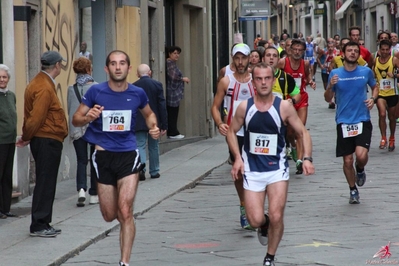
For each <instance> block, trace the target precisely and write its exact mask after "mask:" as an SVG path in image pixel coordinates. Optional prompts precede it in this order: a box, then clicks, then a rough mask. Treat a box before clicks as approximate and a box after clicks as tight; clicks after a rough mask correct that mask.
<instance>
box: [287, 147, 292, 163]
mask: <svg viewBox="0 0 399 266" xmlns="http://www.w3.org/2000/svg"><path fill="white" fill-rule="evenodd" d="M285 155H286V156H287V160H292V157H291V147H286V148H285Z"/></svg>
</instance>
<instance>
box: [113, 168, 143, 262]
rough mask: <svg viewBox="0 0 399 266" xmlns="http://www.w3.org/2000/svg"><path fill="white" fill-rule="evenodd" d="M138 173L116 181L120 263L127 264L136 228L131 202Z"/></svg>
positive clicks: (136, 184)
mask: <svg viewBox="0 0 399 266" xmlns="http://www.w3.org/2000/svg"><path fill="white" fill-rule="evenodd" d="M138 180H139V178H138V173H136V174H133V175H129V176H126V177H124V178H122V179H120V180H118V184H117V186H118V221H119V222H120V224H121V231H120V244H121V261H123V262H125V263H129V261H130V254H131V253H132V248H133V242H134V238H135V236H136V227H135V224H134V218H133V202H134V198H135V196H136V192H137V187H138Z"/></svg>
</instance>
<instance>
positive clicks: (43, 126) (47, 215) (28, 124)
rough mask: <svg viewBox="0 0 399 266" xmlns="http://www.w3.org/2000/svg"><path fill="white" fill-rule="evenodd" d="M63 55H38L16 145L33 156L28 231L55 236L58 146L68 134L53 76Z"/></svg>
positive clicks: (51, 52) (36, 234) (56, 232)
mask: <svg viewBox="0 0 399 266" xmlns="http://www.w3.org/2000/svg"><path fill="white" fill-rule="evenodd" d="M63 60H64V59H63V58H62V57H61V55H60V54H59V53H58V52H55V51H47V52H45V53H44V54H43V55H42V57H41V64H42V71H41V72H40V73H39V74H37V75H36V77H34V78H33V79H32V81H31V82H30V83H29V84H28V86H27V87H26V89H25V106H24V123H23V127H22V136H21V138H20V139H19V140H18V141H17V146H18V147H23V146H25V145H27V144H29V143H30V148H31V152H32V155H33V158H34V159H35V166H36V185H35V189H34V191H33V200H32V222H31V225H30V235H31V236H38V237H55V236H57V235H58V234H60V233H61V230H60V229H55V228H54V227H52V226H51V225H50V223H51V218H52V213H53V202H54V197H55V190H56V184H57V175H58V168H59V165H60V161H61V153H62V146H63V144H62V143H63V141H64V139H65V137H66V136H67V135H68V126H67V120H66V116H65V112H64V110H63V109H62V107H61V102H60V100H59V99H58V97H57V93H56V90H55V80H54V79H55V78H56V77H57V76H58V75H59V74H60V73H61V62H62V61H63Z"/></svg>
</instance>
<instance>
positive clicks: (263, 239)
mask: <svg viewBox="0 0 399 266" xmlns="http://www.w3.org/2000/svg"><path fill="white" fill-rule="evenodd" d="M265 217H266V225H265V226H263V227H259V228H258V240H259V243H260V244H261V245H262V246H267V243H268V239H267V231H268V230H269V216H268V215H267V214H265Z"/></svg>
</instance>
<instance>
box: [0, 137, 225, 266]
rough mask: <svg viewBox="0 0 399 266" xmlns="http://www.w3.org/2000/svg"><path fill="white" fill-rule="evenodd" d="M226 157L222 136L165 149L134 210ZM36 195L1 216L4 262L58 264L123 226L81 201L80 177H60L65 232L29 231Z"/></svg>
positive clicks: (189, 183)
mask: <svg viewBox="0 0 399 266" xmlns="http://www.w3.org/2000/svg"><path fill="white" fill-rule="evenodd" d="M226 159H227V148H226V142H225V140H224V138H223V137H221V136H219V137H216V138H212V139H207V140H204V141H199V142H195V143H192V144H188V145H185V146H182V147H180V148H177V149H174V150H172V151H170V152H167V153H165V154H163V155H161V157H160V162H161V172H160V173H161V177H160V178H159V179H156V180H151V178H147V180H146V181H140V185H139V189H138V193H137V196H136V201H135V202H136V204H135V206H134V207H135V208H134V209H135V210H134V212H135V214H142V213H145V212H146V211H148V210H149V209H151V208H152V207H154V206H156V205H157V204H159V203H160V202H162V201H163V200H165V199H166V198H168V197H170V196H172V195H173V194H175V193H178V192H179V191H181V190H183V189H185V188H189V187H193V186H194V185H195V183H196V182H197V181H198V180H199V179H201V178H203V177H204V176H205V175H206V174H207V173H209V172H210V171H211V170H212V169H214V168H215V167H217V166H219V165H221V164H223V163H224V162H225V161H226ZM31 200H32V197H28V198H25V199H23V200H22V201H20V202H18V203H16V204H13V205H12V206H11V209H12V211H13V212H15V213H17V214H19V215H21V216H20V217H19V218H14V219H12V218H8V219H4V220H0V239H1V241H0V265H14V266H18V265H31V266H34V265H37V266H43V265H59V264H61V263H62V262H63V261H65V260H66V259H68V258H70V257H71V256H73V255H74V254H77V253H79V252H80V251H81V250H83V249H85V248H86V247H87V246H89V245H91V244H93V243H94V242H96V241H98V240H100V239H102V238H104V237H105V236H106V235H107V234H108V233H109V232H110V231H111V230H112V229H113V228H115V226H118V222H117V221H114V222H112V223H106V222H104V221H103V218H102V216H101V213H100V211H99V207H98V205H86V206H85V207H83V208H78V207H76V200H77V192H76V185H75V180H67V181H63V182H59V183H58V185H57V193H56V197H55V203H54V208H53V222H52V225H53V226H54V227H56V228H60V229H62V234H60V235H58V236H57V237H55V238H52V239H45V238H39V237H30V236H29V225H30V207H31ZM118 250H119V249H118V248H117V249H116V251H118Z"/></svg>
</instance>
